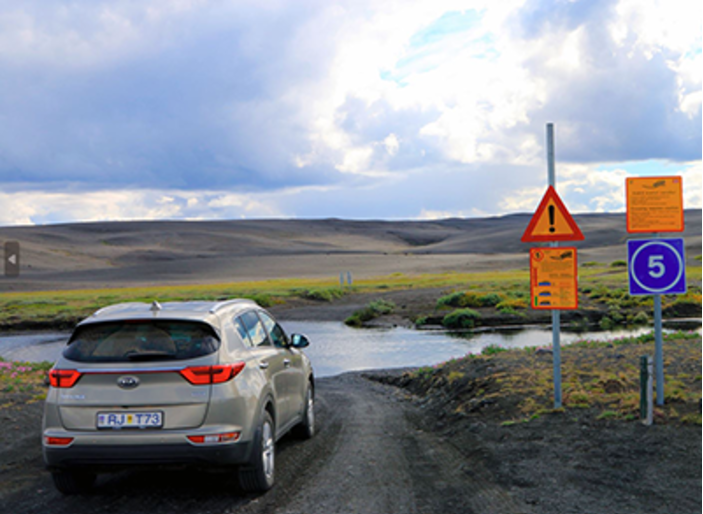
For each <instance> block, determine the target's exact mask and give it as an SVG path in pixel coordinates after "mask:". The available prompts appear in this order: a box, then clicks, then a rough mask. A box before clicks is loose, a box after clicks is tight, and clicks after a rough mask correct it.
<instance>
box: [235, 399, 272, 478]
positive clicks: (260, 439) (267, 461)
mask: <svg viewBox="0 0 703 514" xmlns="http://www.w3.org/2000/svg"><path fill="white" fill-rule="evenodd" d="M275 463H276V436H275V430H274V424H273V418H272V417H271V414H269V413H268V412H267V411H264V414H263V416H262V419H261V423H260V425H259V428H257V430H256V434H255V435H254V444H253V448H252V456H251V461H250V463H249V465H247V466H244V467H242V468H240V469H239V484H240V486H241V488H242V489H243V490H244V491H247V492H265V491H268V490H269V489H271V488H272V487H273V484H274V481H275V478H276V476H275V471H276V468H275Z"/></svg>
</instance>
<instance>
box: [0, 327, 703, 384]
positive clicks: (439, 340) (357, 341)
mask: <svg viewBox="0 0 703 514" xmlns="http://www.w3.org/2000/svg"><path fill="white" fill-rule="evenodd" d="M282 325H283V327H284V328H285V329H286V331H288V332H289V333H300V334H305V335H307V336H308V338H309V339H310V341H311V345H310V347H309V348H307V349H306V351H305V352H306V353H307V355H308V356H309V357H310V359H311V361H312V363H313V366H314V368H315V374H316V376H317V377H326V376H333V375H338V374H340V373H344V372H347V371H358V370H365V369H379V368H404V367H414V366H432V365H435V364H438V363H440V362H444V361H446V360H449V359H453V358H457V357H462V356H464V355H466V354H468V353H481V351H482V350H483V348H485V347H486V346H491V345H496V346H502V347H504V348H524V347H537V346H551V341H552V333H551V329H550V328H549V327H523V328H516V329H506V330H492V331H475V332H461V333H458V332H450V331H446V330H412V329H407V328H388V329H368V328H364V329H358V328H351V327H347V326H346V325H344V324H342V323H337V322H312V321H289V322H282ZM677 325H678V324H670V325H668V327H669V329H674V328H677ZM680 326H681V327H684V328H686V329H691V325H690V324H689V325H688V326H684V325H680ZM693 327H694V328H697V329H698V330H700V322H698V323H696V324H694V325H693ZM651 330H652V329H651V327H643V328H636V329H622V330H610V331H597V332H570V331H565V330H562V333H561V342H562V344H563V345H566V344H569V343H571V342H573V341H576V340H579V339H591V340H601V341H602V340H606V339H612V338H615V337H622V336H627V335H639V334H642V333H645V332H650V331H651ZM69 335H70V334H69V333H68V332H38V333H17V334H11V335H0V357H2V358H4V359H6V360H25V361H52V362H53V361H55V360H56V359H57V358H58V357H59V355H60V354H61V351H62V350H63V348H64V346H65V345H66V340H67V339H68V337H69Z"/></svg>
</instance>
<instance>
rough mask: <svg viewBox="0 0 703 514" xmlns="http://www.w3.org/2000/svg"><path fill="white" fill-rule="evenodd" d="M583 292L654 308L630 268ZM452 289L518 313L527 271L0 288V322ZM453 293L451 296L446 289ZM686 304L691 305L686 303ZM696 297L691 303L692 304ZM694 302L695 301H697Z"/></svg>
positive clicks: (695, 295)
mask: <svg viewBox="0 0 703 514" xmlns="http://www.w3.org/2000/svg"><path fill="white" fill-rule="evenodd" d="M686 274H687V278H688V281H689V284H691V285H690V286H689V294H687V295H685V296H683V297H681V298H677V297H665V298H664V302H665V307H669V306H671V307H672V309H675V310H681V309H690V308H692V307H691V306H694V307H695V306H696V305H698V312H699V313H700V293H701V290H700V281H701V267H700V266H689V267H687V269H686ZM579 285H580V290H581V293H582V294H584V295H587V296H588V297H589V298H590V299H592V300H593V301H596V302H603V303H607V302H609V304H608V305H609V306H611V307H613V308H618V309H622V308H637V307H642V308H650V307H651V302H652V300H651V297H630V296H629V295H628V294H627V289H626V288H627V270H626V269H625V268H621V267H615V268H612V267H610V266H609V265H606V264H602V265H599V264H598V263H594V264H593V265H592V266H588V267H582V268H581V269H580V270H579ZM427 288H448V289H453V290H454V291H455V292H454V293H452V294H455V295H456V296H455V300H452V301H451V302H452V303H454V302H457V301H461V300H457V299H456V298H462V297H465V298H468V297H467V294H468V293H471V295H469V296H470V298H471V299H470V300H464V301H469V302H474V301H475V302H477V306H478V307H485V306H487V305H494V306H498V305H501V304H503V305H502V307H503V308H504V309H505V310H507V311H508V312H510V311H514V312H517V311H518V310H519V309H521V308H522V307H521V306H520V305H521V303H520V302H517V304H515V305H512V306H508V305H506V304H505V302H506V300H510V299H520V298H522V299H526V298H529V273H528V271H527V270H526V269H520V270H508V271H495V272H481V273H458V272H447V273H428V274H419V275H406V274H399V273H394V274H391V275H386V276H380V277H370V278H362V279H357V280H355V282H354V285H353V286H352V287H347V288H344V289H342V288H340V287H339V283H338V280H337V278H336V277H334V278H332V277H330V278H329V279H302V278H301V279H276V280H263V281H251V282H232V283H221V284H200V285H179V286H152V287H131V288H109V289H79V290H66V291H37V292H6V293H2V294H0V326H5V327H9V326H21V325H22V324H24V325H25V326H41V325H44V326H52V327H68V326H72V325H74V324H75V323H76V322H77V321H78V320H80V319H82V318H84V317H86V316H88V315H90V314H92V313H93V312H95V311H96V310H98V309H100V308H102V307H105V306H106V305H110V304H114V303H120V302H134V301H137V302H151V301H152V300H159V301H161V302H164V301H184V300H218V299H224V298H236V297H243V298H251V299H253V300H255V301H257V302H259V303H260V304H262V306H265V307H266V306H271V305H274V304H277V303H285V302H287V301H289V300H291V299H296V298H298V299H300V298H302V299H308V300H313V301H320V302H330V301H334V300H335V299H337V298H339V297H341V296H342V295H343V294H350V293H373V292H380V291H394V290H408V289H427ZM448 296H449V295H448ZM445 301H446V302H447V303H446V305H445V304H444V303H443V304H442V308H444V307H445V306H446V307H450V308H451V307H471V305H463V306H462V305H452V304H451V303H450V302H449V300H445ZM684 302H689V303H684ZM690 302H692V303H690ZM696 302H697V303H696Z"/></svg>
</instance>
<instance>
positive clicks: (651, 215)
mask: <svg viewBox="0 0 703 514" xmlns="http://www.w3.org/2000/svg"><path fill="white" fill-rule="evenodd" d="M625 195H626V197H627V231H628V232H631V233H639V232H683V183H682V180H681V177H636V178H633V177H630V178H627V179H625Z"/></svg>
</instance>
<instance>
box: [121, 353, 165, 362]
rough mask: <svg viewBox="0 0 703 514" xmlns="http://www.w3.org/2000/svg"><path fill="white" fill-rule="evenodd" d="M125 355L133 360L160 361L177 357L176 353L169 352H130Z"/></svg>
mask: <svg viewBox="0 0 703 514" xmlns="http://www.w3.org/2000/svg"><path fill="white" fill-rule="evenodd" d="M125 357H127V358H128V359H129V360H131V361H158V360H167V359H175V358H176V354H174V353H168V352H129V353H128V354H127V355H125Z"/></svg>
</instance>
